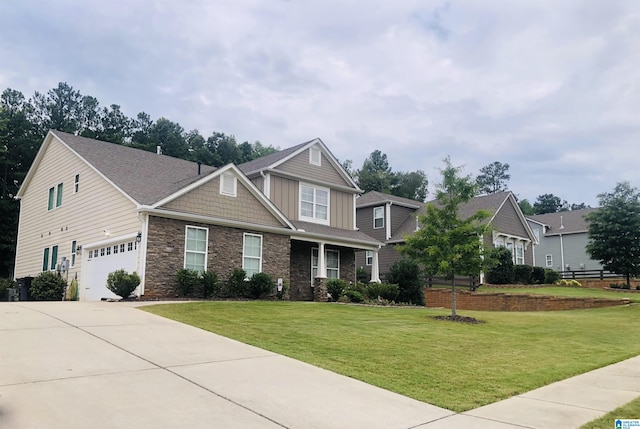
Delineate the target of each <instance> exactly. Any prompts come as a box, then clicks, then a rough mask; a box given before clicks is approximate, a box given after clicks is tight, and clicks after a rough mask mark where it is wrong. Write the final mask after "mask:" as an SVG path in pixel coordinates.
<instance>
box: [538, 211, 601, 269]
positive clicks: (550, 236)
mask: <svg viewBox="0 0 640 429" xmlns="http://www.w3.org/2000/svg"><path fill="white" fill-rule="evenodd" d="M595 210H597V209H593V208H586V209H581V210H572V211H565V212H558V213H547V214H542V215H535V216H528V217H527V222H528V223H529V226H530V227H531V229H532V231H533V233H534V235H535V236H536V237H537V240H538V242H539V244H538V245H537V246H536V249H535V255H534V260H533V265H535V266H538V267H544V268H551V269H554V270H556V271H572V270H573V271H578V270H601V269H603V268H602V265H601V264H600V263H599V262H598V261H594V260H593V259H591V257H590V256H589V255H588V254H587V250H586V247H587V244H588V243H589V224H588V222H587V220H586V218H585V216H587V215H588V214H589V213H592V212H594V211H595Z"/></svg>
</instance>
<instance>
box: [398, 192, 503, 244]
mask: <svg viewBox="0 0 640 429" xmlns="http://www.w3.org/2000/svg"><path fill="white" fill-rule="evenodd" d="M510 193H511V192H509V191H507V192H497V193H495V194H487V195H480V196H478V197H474V198H472V199H471V200H469V201H468V202H466V203H464V204H461V205H460V206H459V207H458V214H459V215H460V217H461V218H462V219H466V218H468V217H470V216H472V215H473V214H475V213H476V212H477V211H478V210H487V211H489V212H490V213H491V216H493V215H494V214H495V213H496V211H498V209H499V208H500V207H501V206H502V204H503V203H504V202H505V200H506V199H507V198H509V194H510ZM432 202H435V201H430V202H428V203H422V206H421V207H420V208H419V209H418V210H416V212H415V215H416V216H417V215H421V214H424V213H425V212H426V211H427V209H426V208H427V205H428V204H429V203H432ZM415 230H416V220H415V216H409V217H408V218H407V220H405V221H404V223H403V224H402V225H400V228H398V229H397V230H396V232H395V233H394V234H393V236H392V237H391V239H390V240H389V241H396V242H397V241H404V236H405V235H407V234H411V233H413V232H414V231H415Z"/></svg>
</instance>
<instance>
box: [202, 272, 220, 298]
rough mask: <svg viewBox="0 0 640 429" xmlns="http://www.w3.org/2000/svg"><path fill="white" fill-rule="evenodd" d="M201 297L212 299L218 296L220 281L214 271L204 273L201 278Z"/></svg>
mask: <svg viewBox="0 0 640 429" xmlns="http://www.w3.org/2000/svg"><path fill="white" fill-rule="evenodd" d="M201 283H202V297H203V298H212V297H214V296H218V295H219V294H220V281H219V280H218V274H217V273H216V272H215V271H205V272H204V273H202V276H201Z"/></svg>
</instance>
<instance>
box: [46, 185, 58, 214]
mask: <svg viewBox="0 0 640 429" xmlns="http://www.w3.org/2000/svg"><path fill="white" fill-rule="evenodd" d="M55 195H56V188H49V201H48V203H47V210H53V201H54V200H55Z"/></svg>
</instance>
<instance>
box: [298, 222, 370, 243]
mask: <svg viewBox="0 0 640 429" xmlns="http://www.w3.org/2000/svg"><path fill="white" fill-rule="evenodd" d="M291 223H292V224H293V226H295V227H296V229H302V230H304V232H306V233H310V234H318V235H322V236H324V237H330V238H331V237H333V238H335V239H338V240H345V239H346V240H348V241H352V240H357V241H361V242H365V243H370V244H372V245H380V244H382V243H381V242H379V241H378V240H376V239H374V238H371V237H369V236H368V235H367V234H365V233H364V232H360V231H358V230H353V229H341V228H334V227H331V226H327V225H320V224H317V223H311V222H304V221H300V220H292V221H291Z"/></svg>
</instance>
